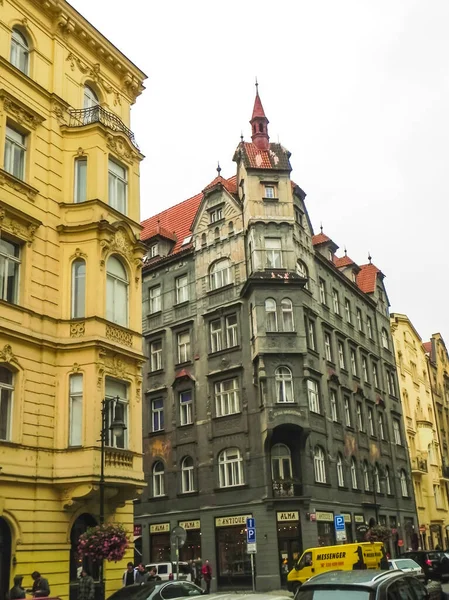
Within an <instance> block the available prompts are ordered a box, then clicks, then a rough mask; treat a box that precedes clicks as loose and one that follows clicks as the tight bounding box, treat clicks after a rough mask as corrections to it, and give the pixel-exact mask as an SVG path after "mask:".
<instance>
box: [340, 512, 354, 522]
mask: <svg viewBox="0 0 449 600" xmlns="http://www.w3.org/2000/svg"><path fill="white" fill-rule="evenodd" d="M340 514H341V516H342V517H344V519H345V523H351V522H352V517H351V515H350V513H340Z"/></svg>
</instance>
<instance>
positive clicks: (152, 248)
mask: <svg viewBox="0 0 449 600" xmlns="http://www.w3.org/2000/svg"><path fill="white" fill-rule="evenodd" d="M158 254H159V244H153V245H152V246H150V248H149V249H148V258H154V257H155V256H158Z"/></svg>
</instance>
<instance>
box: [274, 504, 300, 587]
mask: <svg viewBox="0 0 449 600" xmlns="http://www.w3.org/2000/svg"><path fill="white" fill-rule="evenodd" d="M276 524H277V533H278V550H279V569H280V576H281V584H282V585H283V586H285V585H286V584H287V575H288V573H289V571H291V569H293V567H294V566H295V564H296V562H297V560H298V559H299V557H300V556H301V553H302V542H301V527H300V523H299V512H298V511H282V512H281V511H278V512H277V513H276Z"/></svg>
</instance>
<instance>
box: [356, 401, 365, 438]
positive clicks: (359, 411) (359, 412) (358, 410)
mask: <svg viewBox="0 0 449 600" xmlns="http://www.w3.org/2000/svg"><path fill="white" fill-rule="evenodd" d="M356 413H357V427H358V428H359V431H365V428H364V426H363V409H362V403H361V402H357V403H356Z"/></svg>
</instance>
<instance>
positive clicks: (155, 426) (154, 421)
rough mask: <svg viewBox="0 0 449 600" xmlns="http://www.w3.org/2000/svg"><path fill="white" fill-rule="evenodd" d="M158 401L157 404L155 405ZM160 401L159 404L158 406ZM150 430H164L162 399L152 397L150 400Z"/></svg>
mask: <svg viewBox="0 0 449 600" xmlns="http://www.w3.org/2000/svg"><path fill="white" fill-rule="evenodd" d="M156 403H158V406H156ZM159 403H160V406H159ZM151 431H152V432H153V433H155V432H156V431H164V399H163V398H153V399H152V400H151Z"/></svg>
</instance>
